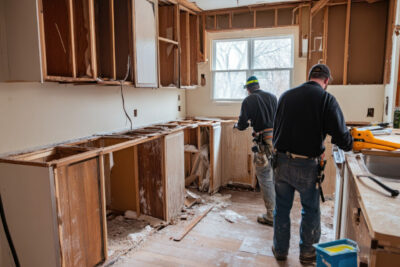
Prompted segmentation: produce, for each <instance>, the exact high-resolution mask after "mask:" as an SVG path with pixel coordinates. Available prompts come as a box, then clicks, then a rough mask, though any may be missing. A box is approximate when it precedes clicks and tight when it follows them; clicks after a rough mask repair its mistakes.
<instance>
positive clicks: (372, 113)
mask: <svg viewBox="0 0 400 267" xmlns="http://www.w3.org/2000/svg"><path fill="white" fill-rule="evenodd" d="M373 116H374V108H368V112H367V117H373Z"/></svg>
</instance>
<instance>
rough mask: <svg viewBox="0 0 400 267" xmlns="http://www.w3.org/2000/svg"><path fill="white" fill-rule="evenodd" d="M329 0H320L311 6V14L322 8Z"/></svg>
mask: <svg viewBox="0 0 400 267" xmlns="http://www.w3.org/2000/svg"><path fill="white" fill-rule="evenodd" d="M328 2H329V0H320V1H318V2H317V3H316V4H315V5H314V6H313V7H312V8H311V16H314V15H315V14H317V13H318V11H320V10H321V9H322V8H324V7H325V6H326V4H328Z"/></svg>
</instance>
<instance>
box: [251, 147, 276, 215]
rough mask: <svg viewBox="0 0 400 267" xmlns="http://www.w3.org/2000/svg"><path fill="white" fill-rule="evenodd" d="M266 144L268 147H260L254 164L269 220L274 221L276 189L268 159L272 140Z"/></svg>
mask: <svg viewBox="0 0 400 267" xmlns="http://www.w3.org/2000/svg"><path fill="white" fill-rule="evenodd" d="M266 142H267V144H266V145H265V144H264V145H260V146H261V151H260V152H257V153H255V155H254V163H255V166H256V176H257V180H258V184H259V185H260V189H261V193H262V195H263V199H264V203H265V208H266V209H267V218H268V219H271V220H272V219H273V211H274V207H275V188H274V181H273V170H272V167H271V162H270V161H269V160H268V159H267V154H268V153H267V151H272V140H271V139H269V140H266ZM267 146H268V148H269V150H268V148H267Z"/></svg>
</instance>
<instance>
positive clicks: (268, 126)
mask: <svg viewBox="0 0 400 267" xmlns="http://www.w3.org/2000/svg"><path fill="white" fill-rule="evenodd" d="M244 88H245V89H247V92H248V94H249V95H248V96H247V97H246V98H245V99H244V100H243V102H242V107H241V111H240V116H239V121H238V123H237V124H236V125H235V127H236V128H237V129H239V130H241V131H243V130H245V129H246V128H247V127H249V126H250V124H251V127H253V130H254V132H253V136H254V142H255V146H254V147H253V152H254V163H255V167H256V176H257V180H258V184H259V185H260V189H261V192H262V195H263V199H264V203H265V207H266V209H267V212H266V213H264V214H261V215H259V216H258V218H257V221H258V222H259V223H262V224H266V225H270V226H272V225H273V210H274V207H275V189H274V183H273V171H272V167H271V158H272V151H273V148H272V130H273V129H272V126H273V121H274V116H275V111H276V108H277V102H278V101H277V99H276V96H275V95H273V94H271V93H268V92H266V91H263V90H261V89H260V84H259V82H258V79H257V77H255V76H251V77H249V78H248V79H247V82H246V85H245V86H244ZM249 122H250V124H249Z"/></svg>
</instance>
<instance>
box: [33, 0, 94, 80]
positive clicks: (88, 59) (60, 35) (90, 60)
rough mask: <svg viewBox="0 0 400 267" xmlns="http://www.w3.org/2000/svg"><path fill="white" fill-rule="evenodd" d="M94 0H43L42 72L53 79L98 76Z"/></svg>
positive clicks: (40, 6) (41, 23) (41, 34)
mask: <svg viewBox="0 0 400 267" xmlns="http://www.w3.org/2000/svg"><path fill="white" fill-rule="evenodd" d="M92 14H93V0H83V1H79V0H68V1H66V0H41V1H39V24H40V39H41V50H42V51H41V54H42V72H43V76H44V79H45V80H50V81H71V80H72V79H73V80H75V81H94V80H95V78H96V77H97V69H96V63H95V58H96V51H95V50H96V49H95V40H94V39H95V37H94V31H93V28H94V19H93V16H92Z"/></svg>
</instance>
